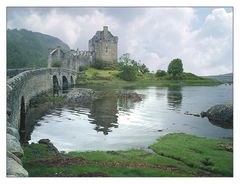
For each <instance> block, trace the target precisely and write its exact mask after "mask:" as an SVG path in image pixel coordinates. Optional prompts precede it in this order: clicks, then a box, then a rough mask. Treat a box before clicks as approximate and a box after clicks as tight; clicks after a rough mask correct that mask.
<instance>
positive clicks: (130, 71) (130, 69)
mask: <svg viewBox="0 0 240 184" xmlns="http://www.w3.org/2000/svg"><path fill="white" fill-rule="evenodd" d="M137 72H138V71H137V70H136V68H135V67H134V66H131V65H124V66H123V70H122V72H120V73H119V77H120V78H121V79H123V80H126V81H134V80H136V79H137Z"/></svg>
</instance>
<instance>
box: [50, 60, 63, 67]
mask: <svg viewBox="0 0 240 184" xmlns="http://www.w3.org/2000/svg"><path fill="white" fill-rule="evenodd" d="M51 67H58V68H59V67H61V62H60V61H55V62H53V63H52V64H51Z"/></svg>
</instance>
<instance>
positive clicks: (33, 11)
mask: <svg viewBox="0 0 240 184" xmlns="http://www.w3.org/2000/svg"><path fill="white" fill-rule="evenodd" d="M232 16H233V13H232V9H231V8H156V7H155V8H8V9H7V28H9V29H15V28H17V29H22V28H24V29H27V30H31V31H35V32H41V33H44V34H48V35H52V36H55V37H58V38H59V39H61V40H62V41H64V42H65V43H67V44H68V45H69V46H70V47H71V48H72V49H77V48H79V49H80V50H87V49H88V40H89V39H91V38H92V36H93V35H94V34H95V33H96V31H97V30H102V27H103V26H104V25H107V26H108V27H109V30H110V31H111V33H112V34H113V35H114V36H118V37H119V44H118V52H119V56H120V55H121V54H123V53H127V52H128V53H130V54H131V56H132V57H133V59H135V60H137V61H139V60H140V61H141V62H142V63H145V64H146V65H147V67H149V69H150V70H154V71H155V70H157V69H164V70H167V66H168V64H169V62H170V61H171V60H172V59H174V58H181V59H182V61H183V67H184V71H185V72H192V73H195V74H198V75H212V74H223V73H229V72H232Z"/></svg>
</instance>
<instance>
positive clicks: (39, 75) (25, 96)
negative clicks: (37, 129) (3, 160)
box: [7, 68, 79, 176]
mask: <svg viewBox="0 0 240 184" xmlns="http://www.w3.org/2000/svg"><path fill="white" fill-rule="evenodd" d="M78 74H79V73H77V72H76V71H72V70H68V69H64V68H42V69H37V70H28V71H24V72H22V73H20V74H18V75H16V76H15V77H13V78H10V79H8V80H7V175H8V176H27V175H28V173H27V171H26V170H25V169H24V168H23V167H22V165H21V160H20V158H21V157H22V155H23V150H22V148H21V145H20V138H21V132H22V131H25V114H26V110H27V108H28V105H29V102H30V100H31V99H32V98H33V97H34V96H37V95H39V94H41V93H43V92H46V91H48V90H50V89H52V88H54V85H57V86H59V87H60V88H61V87H62V88H63V87H64V86H65V87H66V85H67V86H70V85H71V84H75V81H76V78H77V76H78Z"/></svg>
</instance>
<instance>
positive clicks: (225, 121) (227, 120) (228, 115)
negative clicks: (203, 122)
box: [201, 104, 233, 126]
mask: <svg viewBox="0 0 240 184" xmlns="http://www.w3.org/2000/svg"><path fill="white" fill-rule="evenodd" d="M201 117H207V118H208V119H209V121H210V122H213V123H214V124H216V123H218V124H219V125H220V124H222V125H224V126H226V125H229V126H232V124H233V105H232V104H221V105H215V106H213V107H211V108H210V109H208V110H207V112H201Z"/></svg>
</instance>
